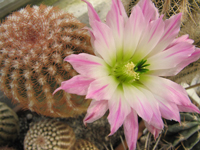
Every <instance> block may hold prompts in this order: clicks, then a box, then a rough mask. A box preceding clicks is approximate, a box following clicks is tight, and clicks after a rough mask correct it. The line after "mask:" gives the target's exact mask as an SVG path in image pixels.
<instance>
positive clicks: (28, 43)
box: [0, 5, 93, 117]
mask: <svg viewBox="0 0 200 150" xmlns="http://www.w3.org/2000/svg"><path fill="white" fill-rule="evenodd" d="M83 27H85V25H84V24H82V23H80V22H79V21H78V20H77V19H76V18H75V17H73V15H71V14H69V13H65V12H63V11H60V10H58V9H57V8H55V7H50V6H49V7H47V6H45V5H40V6H39V7H38V6H33V7H30V6H27V7H26V8H24V9H21V10H19V11H17V12H14V13H13V14H12V15H10V16H8V17H7V19H6V20H5V21H4V22H3V23H2V24H1V26H0V88H1V90H2V91H4V94H5V95H6V96H7V97H9V98H12V99H13V101H14V102H19V103H20V104H21V105H22V107H23V108H24V109H30V110H31V111H35V112H37V113H38V114H42V115H46V116H51V117H74V116H76V115H79V114H81V113H83V112H85V111H86V109H87V107H88V105H89V103H90V100H85V98H84V97H83V96H78V95H73V94H69V93H66V92H63V91H59V92H57V93H56V94H55V95H52V93H53V91H54V90H55V89H56V88H58V87H59V86H60V84H61V82H62V81H64V80H67V79H69V78H71V77H73V76H74V75H76V74H77V72H76V71H75V70H74V69H73V68H72V66H71V65H70V64H69V63H68V62H64V61H63V59H64V58H65V57H66V56H68V55H70V54H72V53H75V54H77V53H81V52H84V53H90V54H92V53H93V50H92V47H91V45H90V36H89V34H88V32H87V31H86V30H82V28H83Z"/></svg>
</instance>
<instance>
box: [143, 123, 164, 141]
mask: <svg viewBox="0 0 200 150" xmlns="http://www.w3.org/2000/svg"><path fill="white" fill-rule="evenodd" d="M144 123H145V126H146V127H147V129H148V130H149V131H150V132H151V133H152V134H153V135H154V139H155V140H156V139H157V137H158V135H159V134H160V133H161V131H162V129H158V128H156V127H154V126H153V125H151V124H149V123H147V122H146V121H144Z"/></svg>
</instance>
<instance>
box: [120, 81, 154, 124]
mask: <svg viewBox="0 0 200 150" xmlns="http://www.w3.org/2000/svg"><path fill="white" fill-rule="evenodd" d="M123 90H124V96H125V98H126V101H127V102H128V103H129V105H130V106H131V107H132V108H133V109H134V110H135V111H136V113H137V114H138V115H139V116H140V117H141V118H143V119H144V120H146V121H147V122H149V121H151V118H152V116H153V110H152V108H151V104H150V101H149V99H148V97H147V96H146V95H145V94H144V93H143V92H142V91H140V90H139V89H137V88H136V86H133V85H126V84H123Z"/></svg>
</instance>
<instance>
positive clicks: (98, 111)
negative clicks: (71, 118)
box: [83, 100, 108, 124]
mask: <svg viewBox="0 0 200 150" xmlns="http://www.w3.org/2000/svg"><path fill="white" fill-rule="evenodd" d="M107 110H108V101H106V100H101V101H96V100H92V101H91V103H90V106H89V107H88V109H87V114H86V116H85V118H84V120H83V122H84V124H86V123H91V122H93V121H96V120H97V119H99V118H101V117H102V116H103V115H104V114H105V113H106V111H107Z"/></svg>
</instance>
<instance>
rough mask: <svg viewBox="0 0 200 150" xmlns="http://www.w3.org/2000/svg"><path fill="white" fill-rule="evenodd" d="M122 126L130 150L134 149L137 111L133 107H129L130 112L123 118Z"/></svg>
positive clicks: (136, 131) (136, 135)
mask: <svg viewBox="0 0 200 150" xmlns="http://www.w3.org/2000/svg"><path fill="white" fill-rule="evenodd" d="M123 126H124V134H125V137H126V142H127V144H128V147H129V149H130V150H134V149H135V148H136V143H137V137H138V130H139V129H138V117H137V113H136V112H135V111H134V110H133V109H131V112H130V113H129V115H128V116H127V117H126V119H125V120H124V124H123Z"/></svg>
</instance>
